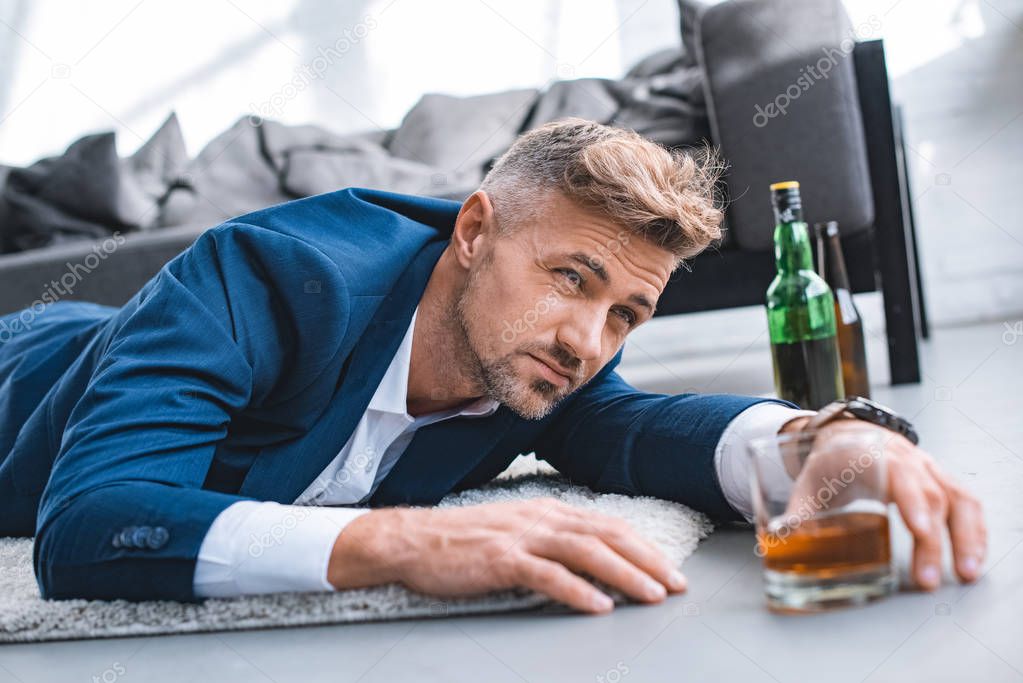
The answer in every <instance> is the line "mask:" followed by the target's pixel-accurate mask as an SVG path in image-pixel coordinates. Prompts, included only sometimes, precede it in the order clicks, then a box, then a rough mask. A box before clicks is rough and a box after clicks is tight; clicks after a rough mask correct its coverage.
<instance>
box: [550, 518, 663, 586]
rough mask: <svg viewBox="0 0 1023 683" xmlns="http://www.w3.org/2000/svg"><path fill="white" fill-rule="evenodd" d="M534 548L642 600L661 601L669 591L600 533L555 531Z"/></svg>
mask: <svg viewBox="0 0 1023 683" xmlns="http://www.w3.org/2000/svg"><path fill="white" fill-rule="evenodd" d="M533 552H534V553H536V554H538V555H541V556H543V557H545V558H548V559H550V560H554V561H556V562H560V563H561V564H563V565H565V566H566V567H568V568H569V569H571V570H573V571H576V572H580V573H584V574H589V575H590V576H592V577H593V578H595V579H598V580H600V581H603V582H604V583H606V584H609V585H611V586H614V587H615V588H617V589H619V590H620V591H622V592H624V593H626V594H628V595H630V596H631V597H633V598H635V599H636V600H639V601H641V602H660V601H661V600H663V599H664V597H665V596H666V595H667V591H666V590H665V587H664V586H663V585H662V584H661V583H660V582H659V581H657V580H655V579H654V578H653V577H651V576H650V575H649V574H647V573H646V572H644V571H643V570H641V569H639V568H638V567H636V566H635V565H634V564H632V563H631V562H629V561H628V560H626V559H625V558H623V557H622V556H621V555H619V554H618V553H616V552H615V551H614V550H612V549H611V548H610V547H609V546H608V545H607V544H606V543H604V541H602V540H601V539H600V538H598V537H597V536H593V535H587V534H577V533H572V532H570V531H563V532H555V533H552V534H549V535H548V536H546V537H545V538H544V539H543V540H542V541H541V542H540V543H537V544H536V546H535V547H534V549H533Z"/></svg>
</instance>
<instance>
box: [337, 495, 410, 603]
mask: <svg viewBox="0 0 1023 683" xmlns="http://www.w3.org/2000/svg"><path fill="white" fill-rule="evenodd" d="M407 512H408V511H406V510H401V509H397V508H388V509H381V510H373V511H371V512H369V513H367V514H365V515H362V516H361V517H359V518H358V519H356V520H354V521H352V522H351V523H349V524H348V526H346V527H345V528H344V529H343V530H342V531H341V533H340V534H338V536H337V538H336V539H335V540H334V547H333V549H332V550H331V553H330V561H329V563H328V564H327V581H328V582H329V583H330V584H331V585H332V586H333V587H334V588H335V590H346V589H350V588H367V587H369V586H379V585H382V584H386V583H395V582H400V581H401V577H402V572H401V568H400V564H399V560H400V556H401V554H402V553H401V536H402V527H404V516H405V514H406V513H407Z"/></svg>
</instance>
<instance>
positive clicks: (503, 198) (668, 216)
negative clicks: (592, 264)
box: [480, 118, 723, 263]
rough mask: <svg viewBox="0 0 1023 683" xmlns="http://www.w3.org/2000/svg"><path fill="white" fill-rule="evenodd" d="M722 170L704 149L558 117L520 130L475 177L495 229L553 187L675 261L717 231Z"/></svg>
mask: <svg viewBox="0 0 1023 683" xmlns="http://www.w3.org/2000/svg"><path fill="white" fill-rule="evenodd" d="M722 171H723V167H722V164H721V162H720V161H719V159H718V157H717V155H716V154H715V153H714V151H713V150H711V149H710V148H707V147H704V148H701V149H697V150H695V151H692V152H682V151H679V150H674V149H668V148H665V147H663V146H661V145H659V144H657V143H655V142H652V141H651V140H647V139H646V138H644V137H642V136H640V135H639V134H638V133H636V132H635V131H632V130H627V129H622V128H613V127H611V126H606V125H603V124H600V123H596V122H595V121H588V120H586V119H580V118H566V119H559V120H557V121H553V122H551V123H548V124H545V125H543V126H540V127H539V128H535V129H533V130H531V131H528V132H527V133H524V134H523V135H521V136H520V137H519V138H518V139H517V140H516V141H515V143H514V144H513V145H512V146H511V148H509V149H508V151H506V152H505V153H504V154H502V155H501V156H500V157H499V158H498V159H497V161H496V162H495V164H494V166H493V168H491V169H490V172H489V173H487V175H486V177H485V178H484V179H483V182H482V184H481V185H480V189H481V190H483V191H484V192H486V193H487V196H488V197H489V198H490V200H491V203H492V204H493V206H494V212H495V214H496V215H497V222H498V225H499V226H501V229H502V230H507V229H513V228H514V227H515V226H516V225H518V224H520V222H521V221H524V220H529V219H536V218H537V217H538V215H539V214H540V213H541V212H542V210H543V202H544V196H545V195H547V194H548V193H549V192H550V191H551V190H557V191H559V192H560V193H561V194H562V195H563V196H565V197H567V198H568V199H569V200H571V201H573V202H574V203H576V204H577V205H579V206H580V207H581V208H583V209H588V210H592V211H595V212H597V213H600V214H603V215H606V216H608V217H610V218H611V219H612V220H613V221H615V222H616V223H618V224H620V225H621V226H622V227H623V228H624V229H625V230H626V231H627V232H628V233H630V234H635V235H639V236H640V237H642V238H644V239H646V240H648V241H650V242H652V243H653V244H655V245H657V246H659V247H661V248H663V249H666V250H668V251H670V252H671V253H672V254H674V255H675V257H676V262H677V263H678V262H681V261H682V259H685V258H689V257H691V256H695V255H696V254H698V253H699V252H701V251H703V250H704V249H705V248H706V247H707V246H708V245H709V244H710V243H711V242H713V241H714V240H716V239H719V238H720V237H721V220H722V218H723V212H722V208H721V205H720V201H719V195H718V193H717V191H716V190H715V184H716V182H717V180H718V178H719V177H720V175H721V172H722Z"/></svg>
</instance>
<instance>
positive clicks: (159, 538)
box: [146, 526, 170, 550]
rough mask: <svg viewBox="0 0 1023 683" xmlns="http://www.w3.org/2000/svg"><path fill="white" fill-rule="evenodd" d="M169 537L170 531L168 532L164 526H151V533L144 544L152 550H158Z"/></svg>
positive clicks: (165, 543)
mask: <svg viewBox="0 0 1023 683" xmlns="http://www.w3.org/2000/svg"><path fill="white" fill-rule="evenodd" d="M169 539H170V532H168V531H167V529H166V528H165V527H162V526H158V527H153V533H151V534H149V539H148V540H147V541H146V544H147V545H148V546H149V547H150V548H151V549H153V550H159V549H160V548H162V547H163V546H165V545H167V541H168V540H169Z"/></svg>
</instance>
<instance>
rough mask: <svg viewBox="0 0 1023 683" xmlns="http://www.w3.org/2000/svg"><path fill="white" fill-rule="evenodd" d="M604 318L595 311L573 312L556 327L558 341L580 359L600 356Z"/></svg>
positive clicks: (585, 359)
mask: <svg viewBox="0 0 1023 683" xmlns="http://www.w3.org/2000/svg"><path fill="white" fill-rule="evenodd" d="M603 332H604V318H603V317H601V316H600V315H599V314H597V313H595V312H594V313H590V312H586V313H582V312H575V313H573V314H570V315H569V317H568V319H567V320H566V321H565V322H564V323H562V325H561V326H560V327H559V328H558V341H559V342H561V343H562V344H563V345H564V346H566V347H568V349H569V350H571V351H572V353H573V355H575V357H576V358H578V359H579V360H582V361H588V360H594V359H597V358H600V349H601V344H602V342H603Z"/></svg>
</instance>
